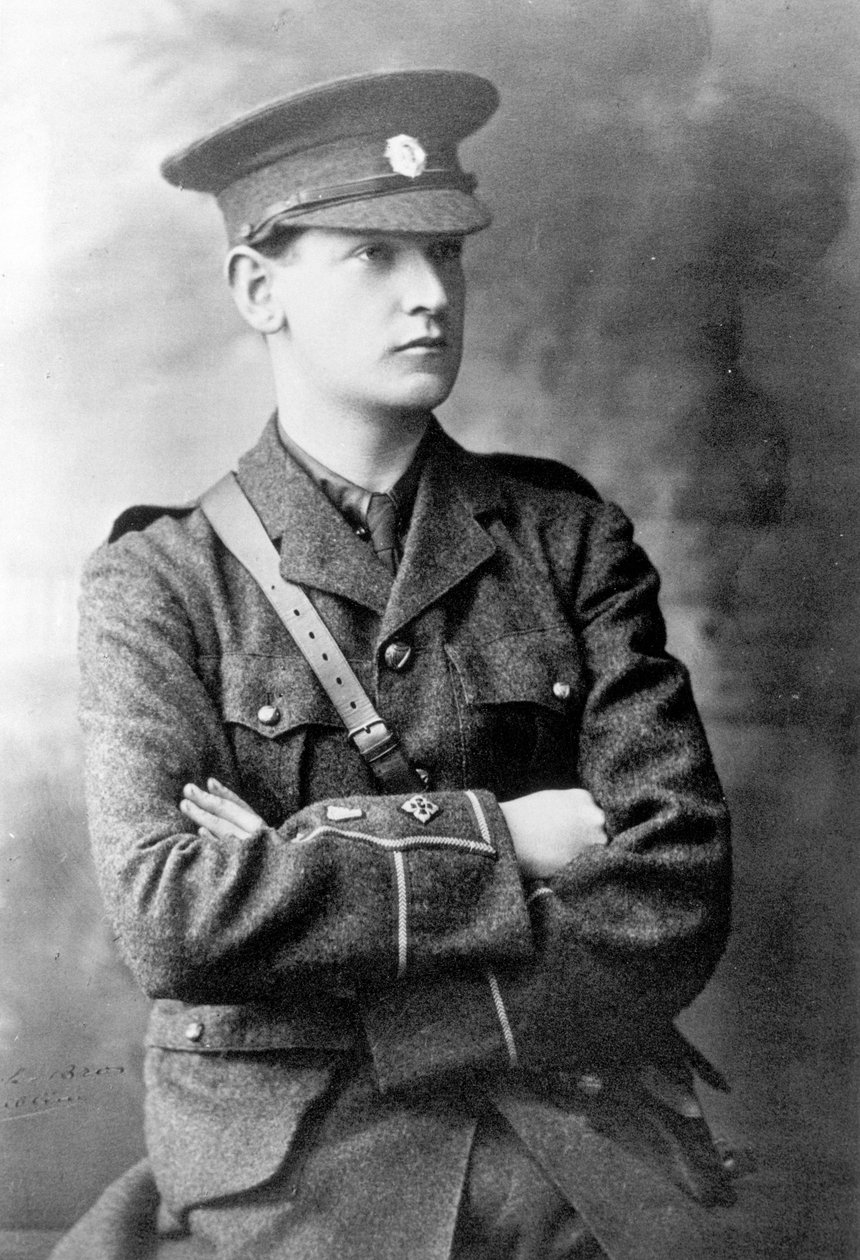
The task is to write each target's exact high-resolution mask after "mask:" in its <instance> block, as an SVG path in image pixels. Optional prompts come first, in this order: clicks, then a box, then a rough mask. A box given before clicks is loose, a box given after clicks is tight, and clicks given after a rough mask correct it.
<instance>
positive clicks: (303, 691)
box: [216, 653, 343, 826]
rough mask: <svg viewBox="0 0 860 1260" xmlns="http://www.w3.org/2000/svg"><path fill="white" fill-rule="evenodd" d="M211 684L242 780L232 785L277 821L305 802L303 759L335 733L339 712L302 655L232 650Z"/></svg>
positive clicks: (309, 757) (268, 818) (306, 760)
mask: <svg viewBox="0 0 860 1260" xmlns="http://www.w3.org/2000/svg"><path fill="white" fill-rule="evenodd" d="M216 685H217V686H218V689H219V692H220V705H221V712H222V715H223V721H224V726H225V730H226V733H227V738H228V740H229V742H230V744H231V747H232V749H233V754H234V757H235V760H236V765H237V769H238V772H239V777H240V779H241V787H236V789H235V790H236V791H237V792H239V793H240V795H242V796H243V797H244V798H245V799H246V800H247V801H248V804H249V805H252V806H253V807H254V809H256V810H257V812H258V813H259V814H261V815H262V817H263V818H265V819H266V821H267V822H270V823H272V824H273V825H275V826H277V825H278V823H280V822H281V821H282V820H283V818H284V817H286V816H287V815H288V814H290V813H293V812H294V811H295V810H296V809H298V808H299V807H300V806H301V805H302V804H304V802H305V799H306V788H307V784H306V779H307V776H308V773H309V764H308V763H309V761H311V760H312V759H313V757H314V755H315V753H316V750H317V749H318V747H319V745H320V744H321V743H324V742H326V741H330V740H331V741H333V740H335V739H336V738H337V737H339V735H340V733H341V731H342V729H343V728H342V725H341V722H340V719H339V718H338V716H337V713H336V711H335V709H334V707H333V705H332V703H331V701H330V700H329V698H328V696H327V695H326V694H325V692H324V691H323V690H322V688H321V687H320V685H319V683H318V681H317V679H316V677H315V676H314V675H313V673H312V672H311V670H310V669H309V668H308V666H307V665H306V664H305V662H304V661H303V660H301V659H292V658H290V657H280V656H279V657H274V656H247V655H244V654H240V653H234V654H230V655H227V656H224V657H222V658H221V660H220V675H219V678H218V680H217V684H216Z"/></svg>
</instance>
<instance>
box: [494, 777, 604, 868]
mask: <svg viewBox="0 0 860 1260" xmlns="http://www.w3.org/2000/svg"><path fill="white" fill-rule="evenodd" d="M500 806H501V810H502V813H503V814H504V816H505V822H506V823H507V824H508V831H510V833H511V839H512V840H513V842H514V851H515V852H516V855H517V861H518V862H519V864H520V870H521V871H522V873H523V874H524V875H525V876H526V878H527V879H549V878H550V877H551V876H553V875H557V874H558V872H559V871H560V870H561V869H562V867H563V866H567V864H568V862H570V861H571V859H572V858H574V857H576V855H577V854H578V853H582V851H583V850H584V849H587V848H589V847H590V846H591V845H595V844H599V845H604V844H608V843H609V837H608V836H607V834H606V815H605V814H604V812H603V810H602V809H600V808H599V806H598V805H597V802H596V801H595V800H594V797H593V796H592V795H591V793H590V792H586V791H585V789H584V788H567V789H564V790H556V791H545V792H532V793H531V795H530V796H519V797H517V798H516V800H513V801H503V802H500Z"/></svg>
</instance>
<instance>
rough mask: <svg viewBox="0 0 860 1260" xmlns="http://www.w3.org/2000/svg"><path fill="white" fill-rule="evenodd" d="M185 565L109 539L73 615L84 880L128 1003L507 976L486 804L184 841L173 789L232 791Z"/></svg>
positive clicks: (200, 608) (499, 845) (520, 937)
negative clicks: (91, 883) (85, 828)
mask: <svg viewBox="0 0 860 1260" xmlns="http://www.w3.org/2000/svg"><path fill="white" fill-rule="evenodd" d="M156 532H157V531H156ZM195 564H196V568H197V570H199V569H200V567H201V566H200V564H199V562H197V560H196V558H194V557H192V558H191V559H189V558H188V556H187V555H181V556H179V557H177V556H176V555H175V554H172V553H171V549H170V548H169V547H167V548H166V547H165V546H164V545H163V544H162V545H159V544H158V543H157V542H156V541H154V540H153V537H152V531H147V532H146V533H145V534H134V535H129V536H127V537H126V538H123V539H122V540H121V541H120V542H118V543H116V544H113V545H111V546H109V547H105V548H102V549H101V550H100V551H99V552H98V553H96V555H95V557H94V558H93V560H92V561H91V562H90V564H89V566H88V568H87V571H86V574H85V579H84V585H83V593H82V600H81V640H80V643H81V654H80V656H81V669H82V721H83V726H84V733H85V752H86V769H87V792H88V805H89V812H90V825H91V833H92V839H93V847H94V853H95V859H96V866H97V870H98V874H99V879H100V883H101V886H102V890H103V893H104V896H105V899H106V903H107V907H108V910H109V914H110V917H111V918H112V920H113V923H114V926H115V930H116V932H117V939H118V943H119V946H120V949H121V952H122V953H123V955H124V957H125V959H126V961H127V962H128V964H129V966H130V967H131V969H132V971H133V972H134V974H135V976H136V978H137V980H138V981H139V983H140V985H141V987H142V988H143V989H144V991H145V992H146V993H148V994H149V995H150V996H152V997H159V998H178V999H181V1000H183V1001H190V1002H195V1003H196V1002H202V1003H207V1002H208V1003H231V1002H244V1001H249V1000H252V999H266V998H269V997H278V996H280V997H283V996H284V995H285V994H288V993H289V992H290V991H291V989H293V990H294V989H295V988H296V987H297V986H298V987H302V986H306V985H308V984H319V985H321V986H323V987H325V986H329V987H330V988H331V989H332V990H333V991H336V992H339V993H347V994H349V993H351V992H353V991H354V990H355V989H357V988H361V989H362V991H364V992H369V993H373V992H374V991H375V990H377V989H379V988H382V987H385V986H386V985H389V984H390V983H391V982H392V981H393V980H395V979H396V978H397V977H398V976H401V977H402V976H404V975H406V974H409V975H410V976H413V975H414V976H420V975H422V974H424V973H425V972H426V971H428V970H430V969H432V970H433V971H434V972H437V973H438V972H439V971H440V970H441V971H445V970H454V969H458V968H461V967H463V966H470V965H484V964H486V965H493V966H496V965H500V964H502V963H511V962H513V961H515V960H517V959H523V958H525V957H527V956H528V955H529V954H530V952H531V928H530V923H529V918H528V912H527V910H526V908H525V902H524V898H523V890H522V884H521V881H520V877H519V873H518V868H517V864H516V858H515V855H514V853H513V849H512V846H511V841H510V837H509V835H508V833H507V829H506V827H505V824H504V820H503V818H502V815H501V811H500V810H499V807H498V804H497V802H496V800H495V799H494V797H493V796H492V795H491V794H490V793H487V792H462V791H458V792H444V793H443V792H439V793H434V794H433V802H434V803H435V804H436V806H437V808H438V813H437V814H436V815H434V816H433V817H432V818H430V819H429V820H426V819H425V818H424V815H423V813H422V810H421V808H420V807H416V806H415V803H414V802H411V801H410V798H407V797H403V796H391V797H380V796H370V795H368V796H359V797H356V796H351V797H339V798H332V799H331V800H326V801H318V802H315V803H314V804H311V805H309V806H307V807H306V808H303V809H300V810H298V811H297V812H296V813H294V814H293V815H291V816H290V817H288V818H287V819H286V820H285V821H284V822H283V823H282V825H280V826H279V827H277V828H274V827H265V828H261V829H260V830H259V831H258V832H256V833H255V834H254V835H253V836H251V837H250V838H248V839H246V840H238V839H236V840H231V841H218V840H214V839H203V838H201V837H200V836H198V835H197V834H196V832H195V831H194V830H193V824H192V823H190V822H189V821H188V820H186V819H185V817H184V816H183V814H182V813H181V812H180V810H179V808H178V806H179V801H180V796H181V791H182V787H183V785H184V784H185V783H187V782H191V781H193V782H198V783H199V782H202V781H204V780H205V778H206V777H207V776H209V775H214V776H216V777H218V778H220V779H222V781H224V782H226V783H231V782H232V783H238V779H237V776H236V767H235V765H234V764H233V754H232V751H231V747H230V744H229V742H228V740H227V738H226V735H225V730H224V724H223V718H222V715H221V713H220V712H219V710H218V708H217V705H216V704H215V703H213V699H212V697H211V695H210V693H209V691H208V690H207V688H206V686H205V685H204V683H203V681H202V677H201V670H200V659H201V656H202V655H203V654H205V652H206V651H207V650H211V648H212V646H213V645H211V644H207V643H206V642H205V637H206V636H205V634H203V633H202V632H201V629H200V627H201V624H205V625H209V626H211V621H212V617H211V613H208V612H206V611H205V610H206V609H207V608H208V604H209V602H211V598H212V593H211V592H210V591H207V589H206V584H205V582H203V581H202V580H201V579H200V576H199V572H196V571H195ZM208 633H210V634H211V633H213V632H212V631H211V629H210V630H209V631H208ZM406 805H410V808H408V809H406V808H404V806H406ZM407 854H408V855H409V861H408V862H407V861H405V860H404V859H405V855H407Z"/></svg>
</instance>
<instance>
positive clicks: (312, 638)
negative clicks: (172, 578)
mask: <svg viewBox="0 0 860 1260" xmlns="http://www.w3.org/2000/svg"><path fill="white" fill-rule="evenodd" d="M200 507H201V508H202V510H203V513H204V515H205V516H206V518H207V519H208V521H209V524H210V525H211V526H212V528H213V529H214V531H215V533H216V534H217V535H218V537H219V538H220V539H221V541H222V543H223V544H224V546H225V547H226V548H227V550H228V551H230V552H232V554H233V555H234V556H235V557H236V559H237V560H238V561H239V562H240V564H242V565H244V567H245V568H246V569H247V570H248V572H249V573H250V575H251V577H252V578H253V579H254V581H255V582H256V583H257V585H258V586H259V587H260V589H261V590H262V592H263V594H264V595H265V596H266V599H268V601H269V603H270V604H271V605H272V607H273V608H274V610H275V612H276V613H277V614H278V616H279V617H280V619H281V621H282V622H283V624H284V626H285V627H286V629H287V630H288V631H289V633H290V635H291V636H292V638H293V641H294V642H295V645H296V647H297V648H298V649H299V651H300V652H301V654H302V656H304V658H305V660H306V661H307V663H308V665H310V667H311V669H312V670H313V671H314V673H315V674H316V676H317V678H318V679H319V681H320V684H321V686H322V687H323V690H324V691H325V692H326V694H327V696H328V697H329V699H330V700H331V702H332V704H333V705H334V707H335V709H336V710H337V712H338V716H339V717H340V720H341V721H342V722H343V724H344V726H345V727H346V731H347V735H348V737H349V739H350V741H351V742H352V743H353V744H354V746H355V747H356V749H357V750H358V752H359V753H361V755H362V757H363V758H364V760H365V761H366V762H367V764H368V765H369V767H370V769H371V770H372V772H373V774H374V776H375V777H376V778H377V779H378V780H379V782H380V784H381V785H382V787H383V788H384V790H385V791H386V792H392V793H396V792H414V791H415V790H416V788H421V787H422V786H423V784H422V781H421V779H420V777H419V776H418V774H417V772H416V771H415V770H413V768H412V767H411V766H410V765H409V763H408V761H407V760H406V758H405V756H404V755H403V750H402V749H401V747H400V745H399V743H398V742H397V737H396V736H395V734H394V732H393V731H391V730H390V729H389V728H388V726H386V724H385V722H384V721H383V720H382V718H381V717H380V716H379V714H378V713H377V711H376V709H375V708H374V706H373V704H372V702H371V700H370V697H369V696H368V694H367V692H366V691H365V690H364V688H363V687H362V685H361V683H360V682H359V681H358V679H357V678H356V676H355V674H354V672H353V670H352V668H351V666H350V664H349V662H348V661H347V659H346V657H345V656H344V654H343V652H342V651H341V649H340V646H339V644H338V642H337V640H336V639H335V638H334V636H333V635H332V633H331V631H330V630H329V628H328V626H327V625H326V624H325V622H324V621H323V619H322V617H320V615H319V613H318V612H317V610H316V609H315V608H314V606H313V604H312V603H311V601H310V599H309V598H308V596H307V595H306V594H305V592H304V591H303V590H302V588H301V587H300V586H296V585H295V583H294V582H288V581H287V580H286V579H285V578H283V577H282V576H281V572H280V563H279V557H278V553H277V551H276V550H275V547H274V546H273V544H272V541H271V539H270V538H269V535H268V534H267V533H266V530H265V527H264V526H263V522H262V521H261V520H260V518H259V516H258V515H257V513H256V512H255V511H254V509H253V507H252V506H251V504H250V502H249V500H248V499H247V498H246V497H245V495H244V493H243V492H242V489H241V487H240V485H239V483H238V481H237V480H236V477H235V475H234V474H233V473H228V474H227V476H226V477H222V478H221V480H220V481H218V482H216V483H215V485H214V486H212V487H211V488H210V489H209V490H207V491H206V493H205V494H204V495H203V498H202V499H201V500H200Z"/></svg>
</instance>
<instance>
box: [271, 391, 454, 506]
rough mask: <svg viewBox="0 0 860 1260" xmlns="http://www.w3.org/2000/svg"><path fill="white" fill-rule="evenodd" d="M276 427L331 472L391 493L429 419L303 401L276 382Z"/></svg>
mask: <svg viewBox="0 0 860 1260" xmlns="http://www.w3.org/2000/svg"><path fill="white" fill-rule="evenodd" d="M277 398H278V423H279V425H280V427H281V428H282V429H283V430H284V432H285V433H287V434H288V435H289V436H290V437H291V438H292V440H293V441H294V442H297V443H298V445H299V446H301V447H302V448H303V449H304V450H306V451H307V452H308V454H309V455H313V457H314V459H318V460H319V461H320V463H321V464H325V466H326V467H327V468H330V469H331V470H332V472H336V473H339V474H340V476H341V477H346V478H347V480H348V481H352V482H355V484H356V485H357V486H363V487H364V489H366V490H372V491H374V492H382V491H386V490H390V489H391V487H392V486H393V485H394V484H395V483H396V482H397V481H398V480H399V479H400V477H401V476H402V475H403V473H404V472H405V471H406V469H407V468H408V467H409V465H410V463H411V462H412V457H413V456H414V454H415V452H416V450H417V449H418V444H419V443H420V441H421V439H422V437H423V436H424V433H425V430H426V428H427V425H428V423H429V421H430V415H429V413H428V412H426V411H421V412H403V413H400V412H382V413H376V412H371V413H366V412H362V411H359V410H356V409H354V408H350V407H340V406H338V405H336V404H334V403H332V402H331V401H330V400H320V399H319V398H314V399H310V398H303V397H301V396H300V395H297V393H296V391H295V390H294V389H289V390H288V389H286V388H283V389H282V388H281V387H280V383H279V384H278V390H277Z"/></svg>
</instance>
